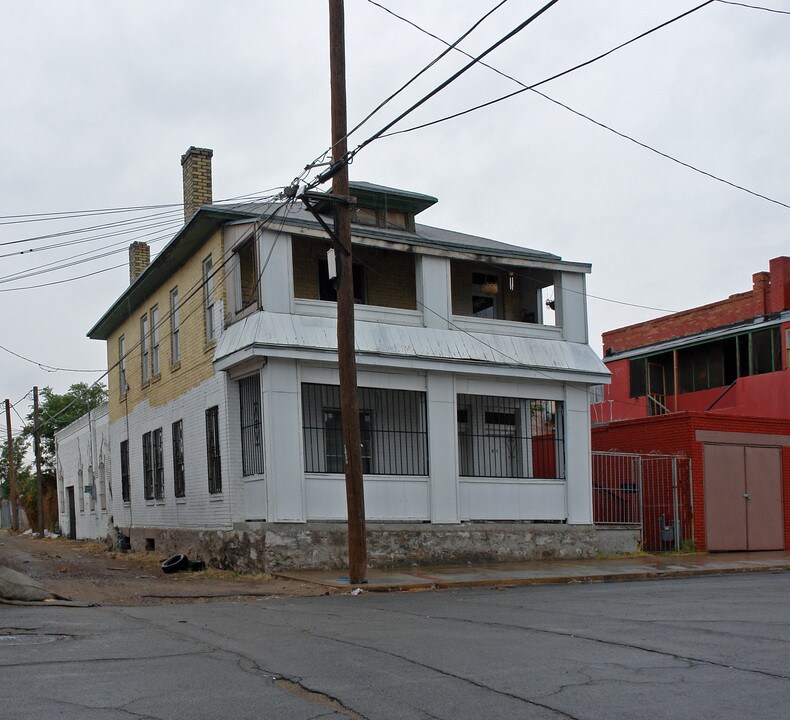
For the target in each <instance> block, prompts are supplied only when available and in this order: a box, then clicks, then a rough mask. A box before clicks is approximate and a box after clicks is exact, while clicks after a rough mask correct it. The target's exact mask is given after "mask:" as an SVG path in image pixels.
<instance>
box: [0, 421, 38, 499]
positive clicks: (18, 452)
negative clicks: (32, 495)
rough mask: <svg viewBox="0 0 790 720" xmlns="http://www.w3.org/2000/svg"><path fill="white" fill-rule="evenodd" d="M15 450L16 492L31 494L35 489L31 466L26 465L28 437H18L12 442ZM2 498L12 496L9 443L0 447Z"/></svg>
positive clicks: (0, 487) (0, 491)
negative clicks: (9, 476)
mask: <svg viewBox="0 0 790 720" xmlns="http://www.w3.org/2000/svg"><path fill="white" fill-rule="evenodd" d="M12 445H13V448H14V469H15V470H16V473H15V477H16V491H17V493H20V494H22V493H25V492H30V490H31V489H35V485H36V483H35V481H34V477H33V472H32V470H31V468H30V466H29V465H27V464H26V463H25V457H26V456H27V452H28V450H29V448H30V444H29V442H28V439H27V437H25V436H24V435H18V436H17V437H15V438H14V439H13V441H12ZM0 453H2V456H1V457H0V497H4V498H7V497H8V496H9V494H10V489H11V486H10V483H9V482H8V441H6V442H4V443H3V444H2V446H0Z"/></svg>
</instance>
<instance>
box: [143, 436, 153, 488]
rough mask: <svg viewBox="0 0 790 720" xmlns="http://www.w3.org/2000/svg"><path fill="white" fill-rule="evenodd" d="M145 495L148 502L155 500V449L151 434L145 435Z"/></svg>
mask: <svg viewBox="0 0 790 720" xmlns="http://www.w3.org/2000/svg"><path fill="white" fill-rule="evenodd" d="M143 495H144V497H145V499H146V500H153V499H154V448H153V444H152V442H151V433H150V432H147V433H145V434H144V435H143Z"/></svg>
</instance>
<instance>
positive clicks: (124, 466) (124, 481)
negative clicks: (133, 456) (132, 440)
mask: <svg viewBox="0 0 790 720" xmlns="http://www.w3.org/2000/svg"><path fill="white" fill-rule="evenodd" d="M129 497H130V493H129V441H128V440H124V441H123V442H122V443H121V498H122V499H123V501H124V502H129Z"/></svg>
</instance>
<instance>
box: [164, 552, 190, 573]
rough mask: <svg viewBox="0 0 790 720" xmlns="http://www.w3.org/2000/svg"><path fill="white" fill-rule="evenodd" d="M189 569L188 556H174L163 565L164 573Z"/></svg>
mask: <svg viewBox="0 0 790 720" xmlns="http://www.w3.org/2000/svg"><path fill="white" fill-rule="evenodd" d="M188 567H189V558H188V557H187V556H186V555H173V556H171V557H169V558H167V560H165V561H164V562H163V563H162V572H164V573H168V574H169V573H174V572H180V571H181V570H186V569H187V568H188Z"/></svg>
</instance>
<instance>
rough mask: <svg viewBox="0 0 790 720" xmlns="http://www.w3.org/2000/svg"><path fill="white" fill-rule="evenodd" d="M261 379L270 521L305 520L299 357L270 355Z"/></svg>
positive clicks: (268, 518)
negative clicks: (297, 358) (273, 356)
mask: <svg viewBox="0 0 790 720" xmlns="http://www.w3.org/2000/svg"><path fill="white" fill-rule="evenodd" d="M262 380H263V417H264V430H263V432H264V435H263V436H264V443H265V446H266V457H265V467H264V469H265V471H266V486H267V488H266V489H267V498H268V517H267V520H270V521H271V522H305V497H304V489H305V482H304V457H303V454H302V453H303V449H302V421H301V418H302V412H301V407H300V401H301V395H300V392H299V376H298V372H297V362H296V360H291V359H288V358H269V359H268V362H267V363H266V366H265V367H264V368H263V373H262Z"/></svg>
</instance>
